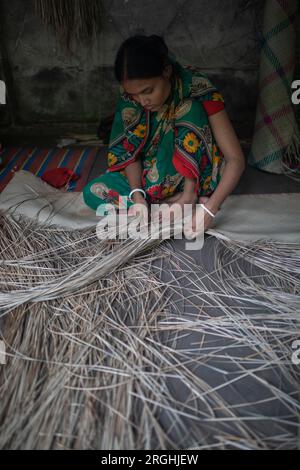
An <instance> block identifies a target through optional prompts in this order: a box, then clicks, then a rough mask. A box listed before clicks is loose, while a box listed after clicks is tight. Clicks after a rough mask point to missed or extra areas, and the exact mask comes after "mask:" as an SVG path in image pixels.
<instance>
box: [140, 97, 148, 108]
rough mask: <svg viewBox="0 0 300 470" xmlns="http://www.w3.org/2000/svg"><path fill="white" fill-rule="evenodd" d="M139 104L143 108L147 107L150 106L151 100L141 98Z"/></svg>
mask: <svg viewBox="0 0 300 470" xmlns="http://www.w3.org/2000/svg"><path fill="white" fill-rule="evenodd" d="M139 102H140V104H141V105H142V106H145V105H148V104H149V100H148V99H147V98H145V97H144V96H141V97H140V98H139Z"/></svg>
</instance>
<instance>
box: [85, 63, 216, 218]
mask: <svg viewBox="0 0 300 470" xmlns="http://www.w3.org/2000/svg"><path fill="white" fill-rule="evenodd" d="M172 65H173V75H172V78H171V82H172V90H171V93H170V95H169V98H168V99H167V101H166V102H165V103H164V105H163V106H162V108H161V109H160V110H159V111H156V112H151V111H149V110H145V109H144V108H143V107H142V106H141V105H140V104H138V103H137V102H135V101H134V100H133V99H132V98H131V97H130V96H129V95H128V94H127V93H125V92H124V90H123V88H122V87H121V88H120V98H119V101H118V104H117V109H116V113H115V117H114V121H113V126H112V131H111V135H110V142H109V149H108V167H109V168H108V170H107V172H106V173H105V174H104V175H102V176H100V177H99V178H96V179H94V180H93V181H91V182H90V183H89V184H88V185H87V186H86V187H85V188H84V191H83V197H84V200H85V202H86V204H87V205H88V206H89V207H91V208H93V209H94V210H96V209H97V207H98V205H99V204H103V203H112V204H114V205H115V206H116V207H118V208H121V207H124V206H123V205H122V204H123V203H122V199H121V200H119V196H127V197H128V195H129V193H130V190H131V188H130V186H129V183H128V180H127V178H126V176H125V172H124V169H125V168H126V166H127V165H130V164H131V163H133V162H134V161H135V160H136V159H137V158H141V159H142V169H143V170H142V181H141V183H142V184H141V187H142V188H143V189H144V191H145V192H146V195H147V200H148V201H149V202H150V203H153V202H159V201H162V200H163V199H165V198H166V197H169V196H172V195H173V194H174V193H176V192H181V191H183V187H184V179H185V177H187V178H192V179H194V180H195V183H196V185H195V192H197V195H198V196H210V195H211V194H212V193H213V192H214V190H215V189H216V187H217V185H218V183H219V181H220V179H221V170H222V166H223V164H224V158H223V154H222V152H221V150H220V149H219V148H218V146H217V144H216V142H215V139H214V136H213V133H212V130H211V127H210V125H209V120H208V116H209V115H211V114H214V113H217V112H219V111H221V110H222V109H224V100H223V98H222V96H221V94H220V93H219V92H218V90H217V89H216V88H215V87H214V86H213V85H212V83H211V82H210V80H209V79H208V78H207V76H206V75H204V74H203V73H201V72H200V71H199V70H198V69H197V68H195V67H190V66H185V67H182V66H181V65H180V64H179V63H178V62H176V61H172ZM131 204H132V203H131V202H130V201H127V204H126V206H127V207H129V206H130V205H131Z"/></svg>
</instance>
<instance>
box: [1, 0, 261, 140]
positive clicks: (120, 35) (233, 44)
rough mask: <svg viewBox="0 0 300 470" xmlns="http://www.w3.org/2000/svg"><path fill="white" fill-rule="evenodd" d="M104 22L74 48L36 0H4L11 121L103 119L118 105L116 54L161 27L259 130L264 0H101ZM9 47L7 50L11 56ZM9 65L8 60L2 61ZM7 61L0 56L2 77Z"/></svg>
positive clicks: (49, 124)
mask: <svg viewBox="0 0 300 470" xmlns="http://www.w3.org/2000/svg"><path fill="white" fill-rule="evenodd" d="M101 3H102V5H103V15H102V29H101V32H100V34H99V35H98V37H97V38H96V39H95V41H94V42H93V44H91V45H90V46H82V45H78V44H73V53H72V54H70V55H68V54H66V53H65V52H64V51H63V50H62V48H61V46H60V44H59V41H58V40H57V38H56V37H55V35H54V34H53V32H52V31H47V30H46V28H45V27H44V26H43V24H42V23H41V20H40V18H39V17H37V16H36V15H35V13H34V9H33V2H32V1H31V0H26V1H24V0H9V1H6V0H2V2H1V12H0V14H1V17H0V22H1V51H2V62H3V61H4V62H5V64H6V67H5V70H6V75H7V77H6V79H7V80H8V81H9V83H8V88H9V98H10V99H9V101H10V105H11V109H10V110H9V107H7V109H6V110H5V111H4V110H3V109H2V110H1V114H0V123H1V126H2V128H3V127H4V126H6V125H7V124H9V123H11V122H12V123H13V124H14V125H17V126H19V129H23V130H24V129H26V128H27V129H28V128H29V127H30V126H31V127H32V126H33V127H35V128H38V127H40V126H42V128H43V130H44V132H47V131H49V130H50V129H54V128H55V129H57V128H59V129H61V130H62V129H63V128H65V127H66V126H67V125H69V126H70V125H71V126H76V124H79V127H81V128H82V129H83V130H85V129H87V128H93V127H95V124H96V123H98V122H99V119H101V118H102V117H105V116H107V115H109V114H110V113H111V112H112V111H113V108H114V105H115V102H116V97H117V92H118V84H117V83H116V82H115V80H114V76H113V68H112V66H113V62H114V57H115V54H116V51H117V49H118V47H119V45H120V44H121V42H122V41H123V40H124V39H126V38H127V37H128V36H129V35H131V34H134V33H137V32H139V33H145V34H160V35H163V36H164V38H165V40H166V43H167V44H168V46H169V47H170V49H171V51H172V52H173V54H175V55H176V57H177V59H178V60H179V61H181V62H182V63H183V64H184V63H188V64H195V65H197V66H200V67H201V68H202V69H203V71H205V72H206V73H207V74H208V75H209V76H210V77H211V79H212V81H213V82H214V83H215V84H216V85H217V86H218V87H219V88H220V91H221V92H222V93H223V95H224V97H225V100H226V103H227V109H228V112H229V114H230V117H231V118H232V119H233V121H234V122H236V123H237V124H238V125H239V126H240V127H242V128H243V129H242V131H241V132H242V133H243V134H248V135H251V131H252V126H253V121H254V115H255V106H256V97H257V79H258V66H259V46H258V42H259V37H260V24H261V20H262V12H263V6H264V1H263V0H226V1H223V0H177V1H174V0H143V1H142V2H141V1H140V0H101ZM3 55H4V56H6V58H5V57H4V60H3ZM2 65H3V64H2ZM1 74H3V67H2V68H1V63H0V78H1Z"/></svg>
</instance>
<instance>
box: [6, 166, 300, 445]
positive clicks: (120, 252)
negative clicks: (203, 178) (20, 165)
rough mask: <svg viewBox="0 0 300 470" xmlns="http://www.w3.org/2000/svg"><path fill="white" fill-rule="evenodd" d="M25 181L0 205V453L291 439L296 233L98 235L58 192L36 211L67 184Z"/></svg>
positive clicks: (298, 373) (297, 405)
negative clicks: (187, 243) (194, 237)
mask: <svg viewBox="0 0 300 470" xmlns="http://www.w3.org/2000/svg"><path fill="white" fill-rule="evenodd" d="M21 173H22V172H20V173H19V174H18V173H17V174H16V175H15V177H14V179H13V180H12V181H11V183H10V184H9V185H8V186H7V188H6V190H5V191H4V192H3V193H2V195H1V197H0V203H1V211H3V204H4V205H5V204H7V207H8V206H9V203H12V205H14V206H15V207H14V209H15V210H16V211H17V206H16V204H15V203H16V196H17V188H16V187H15V188H14V191H11V193H9V194H10V197H12V199H11V201H10V202H9V198H8V197H7V196H9V194H8V190H9V186H14V185H13V183H14V181H15V182H16V183H17V182H18V183H21V179H22V174H21ZM23 173H26V172H23ZM27 176H28V175H27ZM23 177H24V178H25V175H24V174H23ZM30 178H31V183H30V182H29V181H28V180H27V183H28V182H29V184H28V186H29V187H30V188H27V189H26V197H28V198H29V199H30V201H31V202H30V204H32V203H33V202H34V204H33V207H34V209H33V210H32V211H31V212H30V210H29V208H28V206H27V209H26V211H27V213H26V215H25V212H24V213H22V210H24V207H26V204H27V202H26V203H25V202H24V199H26V197H25V198H24V197H23V198H21V200H20V199H19V202H18V204H17V205H19V209H20V210H21V212H19V213H15V214H14V216H13V214H12V213H8V212H7V211H6V210H5V211H4V212H2V213H1V214H0V217H1V220H0V223H1V232H2V233H1V237H0V250H1V263H0V274H1V276H0V284H1V292H0V315H1V318H2V325H1V337H2V340H3V341H4V344H5V347H6V355H5V358H6V364H5V365H4V366H2V367H1V368H0V387H1V402H0V448H2V449H112V450H113V449H115V450H117V449H118V450H126V449H297V448H299V429H300V427H299V410H300V396H299V383H300V370H299V362H298V360H299V354H297V349H296V347H295V346H297V343H296V342H297V341H299V339H300V317H299V307H300V305H299V298H300V296H299V291H300V288H299V277H300V276H299V274H300V244H299V242H296V241H295V240H294V241H293V243H290V242H286V241H277V242H274V241H271V240H270V239H268V240H267V239H266V238H265V239H263V240H256V238H257V236H256V235H255V236H254V233H253V231H251V232H252V233H251V239H249V240H247V241H246V242H245V241H244V242H243V241H235V240H223V239H217V238H215V237H214V236H208V237H206V239H205V243H204V247H203V248H202V249H201V250H198V251H195V252H189V254H187V253H186V252H185V251H184V248H183V243H184V240H164V241H161V240H154V241H153V240H149V239H144V240H131V239H125V240H122V239H121V238H120V239H117V240H100V239H99V238H98V237H97V236H96V233H95V220H94V221H93V222H92V220H91V218H90V217H91V216H92V214H91V213H89V214H88V213H85V214H84V217H86V219H85V222H84V224H82V225H81V227H80V223H78V220H77V221H76V222H75V226H74V228H73V229H71V227H70V225H71V226H72V224H73V223H74V222H73V221H72V217H71V216H70V213H71V208H72V207H73V215H74V216H76V211H77V209H76V208H74V204H72V203H71V199H68V201H65V202H67V203H68V204H67V205H68V211H70V212H69V215H68V217H67V219H66V220H67V223H66V225H67V227H63V225H53V221H54V220H56V221H58V220H59V221H60V223H61V224H63V219H53V218H52V219H51V223H50V225H49V220H48V221H47V222H46V218H47V217H48V216H49V214H50V212H49V208H48V212H47V214H46V215H45V216H42V220H43V222H42V223H41V222H38V220H37V218H36V216H37V215H39V217H40V216H41V215H42V212H43V210H44V209H43V207H44V208H46V206H47V202H48V201H50V203H51V204H52V205H53V206H54V208H55V210H56V208H57V207H58V206H57V205H56V202H57V201H58V199H59V197H58V196H61V197H63V198H69V197H71V196H75V195H74V194H62V193H61V192H60V191H58V190H54V189H53V188H49V187H48V186H47V185H46V184H45V183H43V184H42V185H41V187H40V188H39V189H38V187H37V186H36V185H35V184H34V181H36V180H38V179H37V178H35V177H34V176H32V175H30ZM27 183H26V184H27ZM39 184H41V182H39ZM19 189H21V188H20V187H19ZM32 189H33V190H34V191H37V192H38V194H34V193H32ZM50 189H51V191H50ZM22 191H25V187H24V186H23V187H22ZM39 191H40V193H39ZM3 196H5V198H6V200H4V199H3ZM49 196H51V197H52V199H51V197H50V198H49ZM40 197H42V198H43V201H42V207H41V206H36V205H35V202H36V201H39V200H40ZM77 197H78V201H79V200H80V199H79V195H77ZM238 197H240V196H238ZM240 198H241V197H240ZM241 199H243V198H241ZM241 199H240V200H241ZM243 201H244V202H243V203H242V205H243V204H245V199H243ZM263 201H264V199H261V200H260V208H261V205H262V202H263ZM274 201H275V203H276V199H275V200H273V202H274ZM234 207H235V208H236V210H238V203H237V205H236V206H234ZM22 208H23V209H22ZM37 209H38V210H40V209H42V210H41V211H40V214H37ZM60 209H61V212H63V211H64V208H63V207H62V206H60ZM85 210H86V209H85ZM80 211H81V209H79V212H80ZM222 211H223V207H222ZM229 212H230V211H229ZM254 212H255V211H254ZM33 214H34V217H32V216H33ZM223 214H224V217H225V208H224V212H223ZM223 214H222V216H223ZM52 215H53V214H52ZM241 215H242V219H243V218H244V219H245V218H246V217H247V210H246V209H245V206H244V207H243V212H242V214H241ZM228 216H229V213H228ZM295 216H296V214H294V218H295ZM251 217H252V215H251ZM265 217H266V214H265ZM79 218H80V216H78V217H77V219H79ZM251 221H252V219H251ZM251 221H249V223H250V222H251ZM286 222H287V221H286ZM222 223H225V222H224V221H223V222H222ZM265 223H266V220H265ZM278 223H279V222H278ZM291 226H293V225H291ZM75 227H76V228H75ZM79 227H80V228H79ZM293 227H294V226H293ZM216 228H217V225H216ZM273 228H274V229H275V227H273ZM286 228H287V231H289V228H290V227H289V226H288V227H286ZM234 230H236V227H234ZM293 230H294V228H293ZM275 233H276V230H275ZM282 233H283V230H282V231H281V232H279V238H280V239H281V237H282ZM269 236H270V237H271V238H272V237H273V234H272V233H271V232H270V233H269ZM253 238H255V240H253Z"/></svg>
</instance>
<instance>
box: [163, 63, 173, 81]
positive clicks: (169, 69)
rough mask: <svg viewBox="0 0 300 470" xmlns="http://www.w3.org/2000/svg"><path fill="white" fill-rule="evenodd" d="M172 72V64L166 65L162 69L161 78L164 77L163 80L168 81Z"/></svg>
mask: <svg viewBox="0 0 300 470" xmlns="http://www.w3.org/2000/svg"><path fill="white" fill-rule="evenodd" d="M172 72H173V66H172V64H168V65H166V66H165V68H164V71H163V76H164V78H168V79H170V78H171V76H172Z"/></svg>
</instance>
